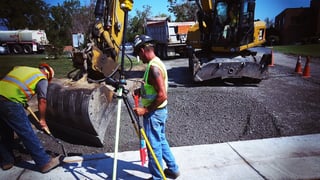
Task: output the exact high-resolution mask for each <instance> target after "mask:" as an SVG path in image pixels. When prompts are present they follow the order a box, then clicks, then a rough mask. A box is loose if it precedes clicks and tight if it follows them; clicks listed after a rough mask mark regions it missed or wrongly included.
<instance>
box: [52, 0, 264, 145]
mask: <svg viewBox="0 0 320 180" xmlns="http://www.w3.org/2000/svg"><path fill="white" fill-rule="evenodd" d="M196 4H197V6H198V8H199V11H198V23H197V24H196V25H195V26H193V27H192V28H190V29H189V32H188V47H189V48H188V54H189V68H190V70H191V72H192V75H193V77H194V80H195V81H204V80H208V79H212V78H217V77H220V78H221V77H223V78H252V79H255V80H260V79H261V78H262V76H263V74H264V73H265V71H266V69H267V64H268V61H269V60H270V58H268V56H267V55H265V56H263V57H262V58H261V59H260V61H259V62H258V59H257V58H256V56H255V54H256V53H255V52H253V51H250V50H249V48H252V47H255V46H257V45H260V44H262V43H263V42H264V41H265V23H263V22H254V8H255V1H254V0H196ZM132 6H133V1H132V0H97V1H96V6H95V10H94V15H95V20H94V22H93V24H92V26H91V28H90V33H89V34H90V36H89V38H88V43H87V46H86V48H84V49H83V50H81V51H77V52H74V55H73V58H72V61H73V66H74V67H75V68H76V69H78V70H79V71H78V73H76V75H73V76H71V74H72V73H69V74H68V76H69V79H67V80H55V81H54V80H53V81H52V83H50V85H49V87H48V95H47V96H48V97H47V123H48V126H49V128H50V129H51V132H52V133H53V135H54V136H58V137H59V135H60V134H63V136H62V137H59V138H60V139H63V140H65V141H67V142H70V143H73V144H81V145H87V146H95V147H102V146H104V138H105V133H106V129H107V126H108V124H109V122H110V121H111V120H112V119H115V111H116V102H115V99H116V98H115V96H116V95H115V93H114V91H115V87H114V84H115V83H114V81H111V83H110V79H117V78H118V79H121V78H122V76H123V74H122V73H121V72H123V59H122V61H121V63H119V62H118V59H119V57H120V52H122V54H121V55H122V56H121V57H123V56H124V51H120V47H121V45H122V44H124V42H125V32H126V24H127V18H128V16H127V14H128V11H130V10H131V9H132ZM232 8H233V9H232ZM227 11H232V12H233V13H234V14H235V20H230V19H229V18H228V17H227V14H228V13H227ZM227 21H229V23H227ZM123 48H124V47H123ZM110 84H111V85H110Z"/></svg>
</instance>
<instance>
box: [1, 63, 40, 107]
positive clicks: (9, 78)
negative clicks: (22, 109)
mask: <svg viewBox="0 0 320 180" xmlns="http://www.w3.org/2000/svg"><path fill="white" fill-rule="evenodd" d="M42 79H46V76H45V75H44V74H43V73H42V72H41V71H40V70H39V69H38V68H31V67H25V66H19V67H15V68H14V69H13V70H12V71H10V72H9V73H8V74H7V75H6V76H5V77H4V78H3V79H2V80H0V86H1V89H0V94H1V95H3V96H5V97H6V98H8V99H10V100H11V101H13V102H18V103H22V104H24V103H26V102H27V101H29V100H30V99H31V98H32V97H33V95H35V93H36V92H35V89H36V86H37V83H38V82H39V81H40V80H42Z"/></svg>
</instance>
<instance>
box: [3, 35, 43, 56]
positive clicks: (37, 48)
mask: <svg viewBox="0 0 320 180" xmlns="http://www.w3.org/2000/svg"><path fill="white" fill-rule="evenodd" d="M0 43H1V46H7V47H8V50H9V52H10V53H13V54H31V53H42V52H44V50H45V46H46V45H48V44H49V41H48V39H47V35H46V33H45V32H44V31H43V30H14V31H12V30H9V31H3V30H2V31H0Z"/></svg>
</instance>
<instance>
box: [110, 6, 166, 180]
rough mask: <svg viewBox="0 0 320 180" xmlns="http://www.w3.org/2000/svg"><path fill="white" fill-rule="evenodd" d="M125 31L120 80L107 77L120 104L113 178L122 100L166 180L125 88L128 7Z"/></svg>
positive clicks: (115, 171) (116, 159)
mask: <svg viewBox="0 0 320 180" xmlns="http://www.w3.org/2000/svg"><path fill="white" fill-rule="evenodd" d="M124 12H125V14H124V31H123V39H122V49H123V50H122V51H121V52H122V54H121V65H120V78H119V81H116V80H114V79H112V78H111V76H109V77H107V78H106V79H105V83H106V84H109V85H111V86H113V87H114V88H115V91H116V93H117V94H116V95H117V99H118V104H117V120H116V134H115V146H114V161H113V173H112V180H116V178H117V162H118V146H119V134H120V119H121V104H122V100H123V101H124V103H125V105H126V108H127V110H128V113H129V115H130V118H131V122H132V124H133V126H134V128H135V131H136V133H137V135H138V137H139V140H141V138H143V139H144V140H145V142H146V145H147V148H148V150H149V152H150V153H151V155H152V157H153V159H154V161H155V162H156V165H157V168H158V169H159V171H160V173H161V176H162V177H163V179H164V180H166V176H165V174H164V172H163V170H162V168H161V166H160V163H159V160H158V159H157V157H156V155H155V154H154V151H153V149H152V147H151V145H150V143H149V140H148V138H147V136H146V133H145V131H144V129H143V128H142V126H141V125H140V122H139V116H138V115H137V114H136V113H135V112H134V111H133V108H132V105H131V104H130V103H129V100H128V97H127V95H128V93H129V90H127V89H125V85H126V80H125V78H124V57H125V46H124V44H125V39H126V37H125V36H126V30H127V28H126V27H127V23H128V9H124Z"/></svg>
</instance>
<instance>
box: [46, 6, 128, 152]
mask: <svg viewBox="0 0 320 180" xmlns="http://www.w3.org/2000/svg"><path fill="white" fill-rule="evenodd" d="M132 5H133V1H132V0H97V1H96V6H95V11H94V14H95V20H93V22H94V23H93V25H92V27H91V28H90V33H89V40H88V44H87V47H86V48H85V49H83V50H81V51H77V52H74V55H73V59H72V60H73V65H74V67H75V68H76V70H78V72H77V73H76V75H75V76H73V77H71V74H72V73H73V72H70V73H69V74H68V76H69V77H70V78H71V80H70V79H62V80H61V79H59V80H56V81H53V82H52V83H50V85H49V87H48V93H47V96H48V97H47V100H48V101H47V102H48V103H47V104H48V105H47V109H48V110H47V117H48V125H49V127H50V129H51V131H52V133H53V134H55V136H57V137H59V135H63V137H61V139H64V140H66V141H69V142H70V143H74V144H83V145H88V146H97V147H101V146H103V144H104V135H105V132H106V129H107V126H108V123H109V122H110V120H111V118H112V117H113V115H114V113H115V109H116V108H115V106H116V105H115V103H114V101H113V99H114V91H113V90H114V87H112V86H110V85H108V84H106V82H105V81H106V80H105V79H107V78H110V77H112V76H115V75H117V73H119V69H120V65H119V62H118V59H119V57H118V56H119V52H120V46H121V44H122V42H123V37H124V33H125V28H126V27H125V25H124V24H125V23H124V22H126V19H125V18H127V14H126V13H128V11H130V10H131V9H132Z"/></svg>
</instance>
